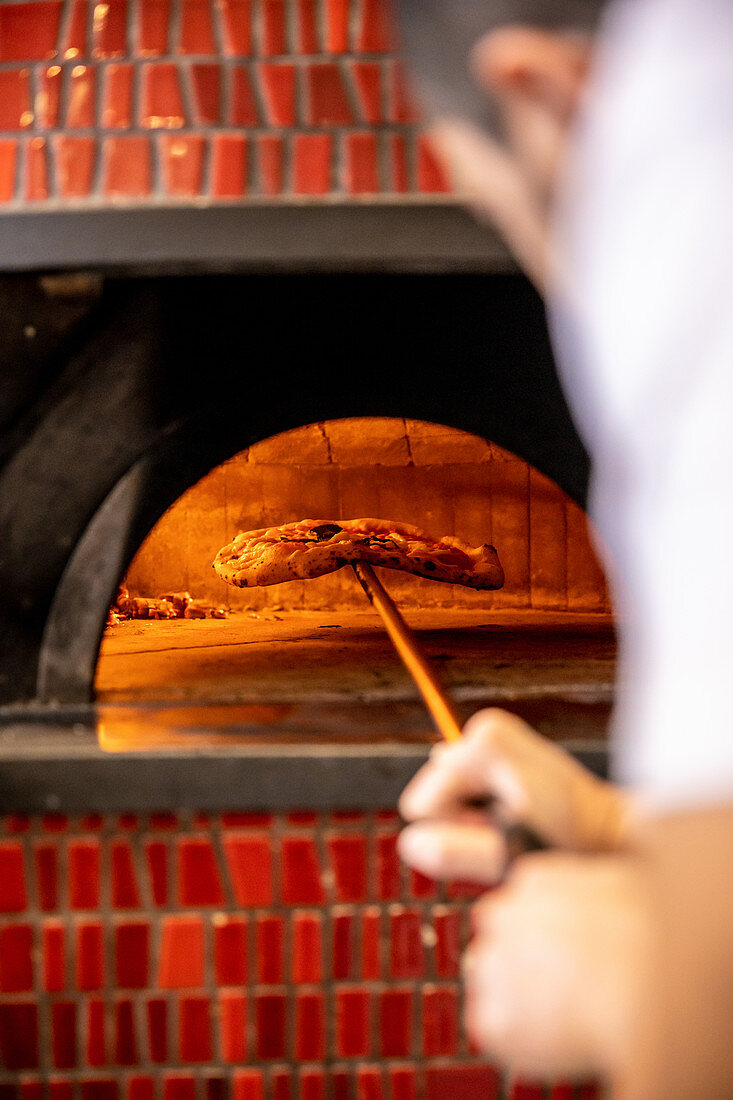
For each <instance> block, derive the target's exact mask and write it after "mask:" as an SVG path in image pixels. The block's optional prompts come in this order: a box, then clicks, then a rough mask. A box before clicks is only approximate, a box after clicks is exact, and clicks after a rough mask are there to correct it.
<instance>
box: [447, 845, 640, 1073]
mask: <svg viewBox="0 0 733 1100" xmlns="http://www.w3.org/2000/svg"><path fill="white" fill-rule="evenodd" d="M473 928H474V938H473V940H472V941H471V944H470V946H469V948H468V951H467V953H466V956H465V962H464V970H465V979H466V993H467V1001H466V1023H467V1028H468V1032H469V1035H470V1036H471V1038H472V1040H473V1041H474V1042H475V1043H476V1045H477V1046H478V1047H479V1048H480V1049H481V1050H482V1051H483V1052H484V1053H486V1054H488V1055H490V1056H492V1057H493V1058H496V1059H498V1060H499V1061H501V1062H502V1063H504V1064H505V1065H508V1066H510V1067H512V1068H513V1069H514V1070H515V1071H516V1072H518V1073H522V1074H527V1075H537V1076H546V1075H549V1076H555V1075H585V1074H597V1073H601V1074H603V1075H607V1076H609V1077H613V1078H615V1079H616V1081H617V1083H619V1082H620V1078H621V1076H622V1075H623V1069H624V1066H625V1064H626V1059H627V1057H628V1052H629V1049H630V1046H631V1043H632V1041H633V1036H634V1033H635V1031H636V1029H637V1026H638V1017H639V1003H640V995H641V991H642V988H643V987H642V985H641V983H642V982H643V980H644V968H645V964H646V960H647V958H648V918H647V906H646V905H645V902H644V895H643V891H642V887H641V883H640V879H639V877H638V873H637V870H636V867H635V865H634V863H633V861H632V859H631V858H630V857H627V856H575V855H567V854H562V853H554V852H543V853H536V854H533V855H527V856H523V857H522V858H521V859H520V860H518V861H517V862H516V863H515V864H514V866H513V868H512V869H511V871H510V873H509V877H508V879H507V881H506V882H505V884H504V885H502V886H500V887H498V888H497V889H496V890H494V891H492V892H491V893H489V894H487V895H485V896H484V897H483V898H482V900H481V901H479V902H478V903H477V904H476V906H475V907H474V911H473Z"/></svg>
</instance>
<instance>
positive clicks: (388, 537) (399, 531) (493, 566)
mask: <svg viewBox="0 0 733 1100" xmlns="http://www.w3.org/2000/svg"><path fill="white" fill-rule="evenodd" d="M356 561H366V562H369V564H370V565H381V566H384V567H386V568H388V569H401V570H404V571H405V572H408V573H414V574H416V575H417V576H419V577H428V578H429V579H430V580H436V581H446V582H447V583H449V584H464V585H467V586H468V587H469V588H481V589H494V588H501V586H502V585H503V583H504V570H503V569H502V567H501V564H500V562H499V558H498V556H497V553H496V550H495V549H494V547H493V546H490V545H489V544H488V543H486V544H485V545H483V546H478V547H473V546H468V545H467V544H466V543H465V542H461V540H460V539H457V538H453V537H452V536H446V537H445V538H441V539H434V538H432V537H431V536H430V535H426V534H425V532H424V531H421V530H420V529H419V528H418V527H413V526H411V525H410V524H407V523H394V522H392V521H390V520H382V519H349V520H323V519H304V520H299V521H298V522H297V523H285V524H283V525H282V526H280V527H262V528H260V529H259V530H257V531H244V532H242V534H239V535H237V537H236V538H235V539H234V540H233V542H230V543H229V544H228V545H227V546H224V547H223V548H222V549H221V550H220V551H219V553H218V554H217V555H216V558H215V560H214V569H215V570H216V572H217V573H218V575H219V576H220V577H221V578H222V580H225V581H226V582H227V583H228V584H234V585H236V586H237V587H239V588H253V587H260V586H264V585H269V584H280V583H281V582H282V581H292V580H303V579H307V578H310V577H321V576H323V575H324V574H325V573H332V572H334V570H336V569H340V568H341V567H342V566H344V565H348V564H350V563H351V562H356Z"/></svg>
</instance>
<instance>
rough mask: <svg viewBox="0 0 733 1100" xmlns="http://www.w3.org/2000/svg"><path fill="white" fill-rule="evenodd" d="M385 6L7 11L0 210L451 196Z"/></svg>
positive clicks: (288, 0)
mask: <svg viewBox="0 0 733 1100" xmlns="http://www.w3.org/2000/svg"><path fill="white" fill-rule="evenodd" d="M386 2H387V0H103V2H98V3H96V2H94V0H25V2H23V3H6V2H4V0H0V204H2V206H0V209H2V208H4V209H5V210H8V209H14V208H18V207H20V208H22V207H24V206H26V205H28V206H30V207H32V208H38V207H42V206H44V205H46V206H53V207H54V208H58V207H59V205H61V206H62V207H63V206H74V207H78V206H79V205H81V206H86V205H93V206H98V205H100V204H105V203H106V204H115V205H117V204H120V203H146V204H150V203H159V202H166V203H170V202H175V203H182V202H183V203H185V202H192V201H197V202H200V201H201V200H202V199H206V200H209V201H212V202H246V201H262V200H268V201H281V202H282V201H287V200H288V199H293V198H299V199H302V198H306V197H311V198H318V197H321V198H323V197H324V196H328V197H330V199H334V198H341V199H342V200H353V199H354V198H361V199H363V200H365V201H368V199H369V197H370V196H371V197H372V198H374V197H376V196H381V197H382V198H384V197H385V196H386V197H389V199H391V200H392V201H395V202H399V201H404V200H405V199H406V198H408V199H409V198H410V197H411V196H412V197H414V196H415V195H416V194H418V195H423V196H428V197H432V198H433V199H436V198H438V197H440V196H441V195H443V197H445V192H446V191H448V190H449V187H448V184H447V181H446V179H445V177H444V175H443V173H442V171H441V169H440V167H439V165H438V164H437V162H436V160H435V158H434V157H433V154H432V152H431V150H430V147H429V145H428V143H427V141H426V139H425V137H424V135H423V134H421V133H420V124H419V119H418V117H417V114H416V111H415V108H414V106H413V104H412V102H411V98H410V93H409V90H408V88H407V85H406V81H405V77H404V72H403V69H402V65H401V62H400V60H399V58H398V56H397V55H396V44H395V41H394V35H393V32H392V27H391V25H390V20H389V18H388V13H387V8H386Z"/></svg>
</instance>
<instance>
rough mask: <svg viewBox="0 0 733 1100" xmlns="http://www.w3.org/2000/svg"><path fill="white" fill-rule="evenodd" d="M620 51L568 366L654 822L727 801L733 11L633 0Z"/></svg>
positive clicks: (600, 138)
mask: <svg viewBox="0 0 733 1100" xmlns="http://www.w3.org/2000/svg"><path fill="white" fill-rule="evenodd" d="M611 32H612V33H611V47H610V53H609V57H608V59H607V63H606V67H605V72H604V70H603V66H601V73H600V76H599V85H598V87H597V97H598V104H599V108H598V112H597V116H596V117H595V118H594V113H593V105H592V104H591V108H590V109H589V113H588V116H587V122H586V132H585V133H584V134H581V139H580V140H581V145H582V148H581V150H580V155H579V158H578V170H577V175H576V179H575V183H574V189H575V196H576V198H578V199H579V203H580V205H579V208H578V209H577V210H576V211H575V212H573V211H572V210H570V209H568V210H567V211H566V218H567V220H568V221H570V220H573V221H574V225H573V228H572V230H571V232H570V234H569V238H570V239H569V242H568V256H569V258H570V260H571V266H572V263H574V265H575V269H574V271H573V272H572V277H571V283H574V286H575V289H574V291H573V293H572V297H573V299H574V306H575V308H576V310H577V311H578V312H579V317H580V319H579V321H578V323H577V329H576V331H575V337H576V341H575V346H574V347H573V348H571V349H567V348H566V350H568V351H569V358H570V359H572V356H573V354H575V355H576V356H577V355H578V354H579V351H580V353H581V354H582V356H583V358H584V359H585V362H584V363H583V364H582V365H579V366H578V367H577V370H575V375H576V381H577V378H578V376H579V375H580V372H581V371H586V372H588V374H589V376H590V377H589V380H588V381H587V383H586V384H585V385H583V384H578V385H577V387H574V380H573V374H574V368H573V364H572V362H571V363H570V366H569V372H568V373H569V381H568V386H569V390H570V397H571V400H572V398H573V390H574V388H577V393H578V402H579V406H580V407H579V410H578V411H579V415H580V418H581V426H582V427H584V428H585V433H586V439H587V442H588V444H589V446H590V449H591V451H592V453H593V456H594V460H595V475H594V487H593V497H592V510H593V512H594V514H595V517H596V519H597V522H598V524H599V527H600V529H601V531H602V532H603V534H604V535H605V536H606V538H607V541H608V543H609V545H610V546H611V547H612V549H613V551H614V553H615V557H616V559H617V561H616V564H617V575H618V586H617V590H618V603H619V615H620V626H621V639H622V646H621V667H620V683H619V704H618V707H617V712H616V717H615V738H616V768H615V770H616V774H617V776H618V777H619V778H620V779H621V780H622V781H624V782H626V783H628V784H630V785H632V786H633V787H635V788H637V789H638V790H639V792H640V793H641V794H642V795H643V797H644V799H645V800H646V801H647V802H648V803H650V804H651V805H652V806H653V807H657V808H662V807H663V808H675V807H682V806H692V805H706V804H710V803H712V802H720V801H733V691H732V688H733V65H731V62H730V49H729V47H730V43H731V42H733V5H730V4H727V3H726V4H724V5H722V4H721V3H720V2H719V0H694V2H693V0H631V2H630V3H626V4H625V5H622V6H621V9H620V14H619V17H618V22H617V24H616V25H615V26H612V27H611ZM614 36H615V39H614ZM604 82H605V86H604ZM572 191H573V188H571V193H572ZM560 328H562V326H560ZM579 334H580V338H578V336H579ZM579 346H580V348H579ZM560 350H561V354H562V350H563V349H562V347H561V349H560Z"/></svg>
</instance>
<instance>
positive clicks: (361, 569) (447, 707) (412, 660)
mask: <svg viewBox="0 0 733 1100" xmlns="http://www.w3.org/2000/svg"><path fill="white" fill-rule="evenodd" d="M351 567H352V569H353V570H354V572H355V573H356V576H357V579H358V581H359V584H360V585H361V587H362V588H363V589H364V591H365V592H366V594H367V596H368V598H369V601H370V603H371V604H372V606H373V607H374V609H375V611H377V612H379V614H380V616H381V618H382V622H383V623H384V625H385V627H386V629H387V633H388V634H389V636H390V638H391V639H392V643H393V645H394V647H395V649H396V650H397V652H398V653H399V655H400V657H401V658H402V661H403V662H404V664H405V666H406V667H407V670H408V672H409V673H410V675H411V676H412V678H413V680H414V681H415V683H416V684H417V687H418V688H419V690H420V694H421V695H422V697H423V699H424V700H425V703H426V705H427V708H428V710H429V711H430V713H431V715H432V716H433V720H434V722H435V724H436V726H437V727H438V730H439V731H440V733H442V735H443V737H444V738H445V739H446V741H457V740H459V739H460V738H461V736H462V734H461V726H460V723H459V721H458V718H457V717H456V715H455V712H454V710H453V708H452V706H451V704H450V701H449V699H448V697H447V695H446V693H445V689H444V688H443V685H442V684H441V683H440V680H439V679H438V677H437V675H436V674H435V672H434V671H433V669H432V668H431V667H430V665H429V664H428V661H427V658H426V657H425V654H424V653H423V651H422V648H421V646H420V643H419V641H418V640H417V637H416V636H415V633H414V631H413V630H411V629H410V627H409V626H408V625H407V623H406V622H405V620H404V619H403V618H402V614H401V612H400V611H399V610H398V608H397V606H396V605H395V603H394V601H393V600H392V597H391V596H390V595H389V593H388V592H387V591H386V589H385V588H384V585H383V584H382V582H381V581H380V579H379V577H378V576H377V575H376V573H375V572H374V570H373V569H372V567H371V565H369V564H368V563H367V562H364V561H357V562H352V563H351ZM492 801H493V800H492V799H490V798H489V799H486V800H483V799H482V800H480V802H474V803H472V805H473V807H474V808H475V809H484V810H487V811H488V812H489V813H490V812H491V804H492ZM503 832H504V839H505V841H506V845H507V852H508V863H512V862H513V860H514V859H516V858H517V856H519V855H521V854H522V853H523V852H534V851H539V850H541V849H543V848H545V847H546V845H545V843H544V841H542V840H540V838H539V837H538V836H537V835H536V834H535V833H533V832H532V830H531V829H528V828H527V827H526V826H525V825H521V824H519V823H517V824H510V825H505V826H504V827H503Z"/></svg>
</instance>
